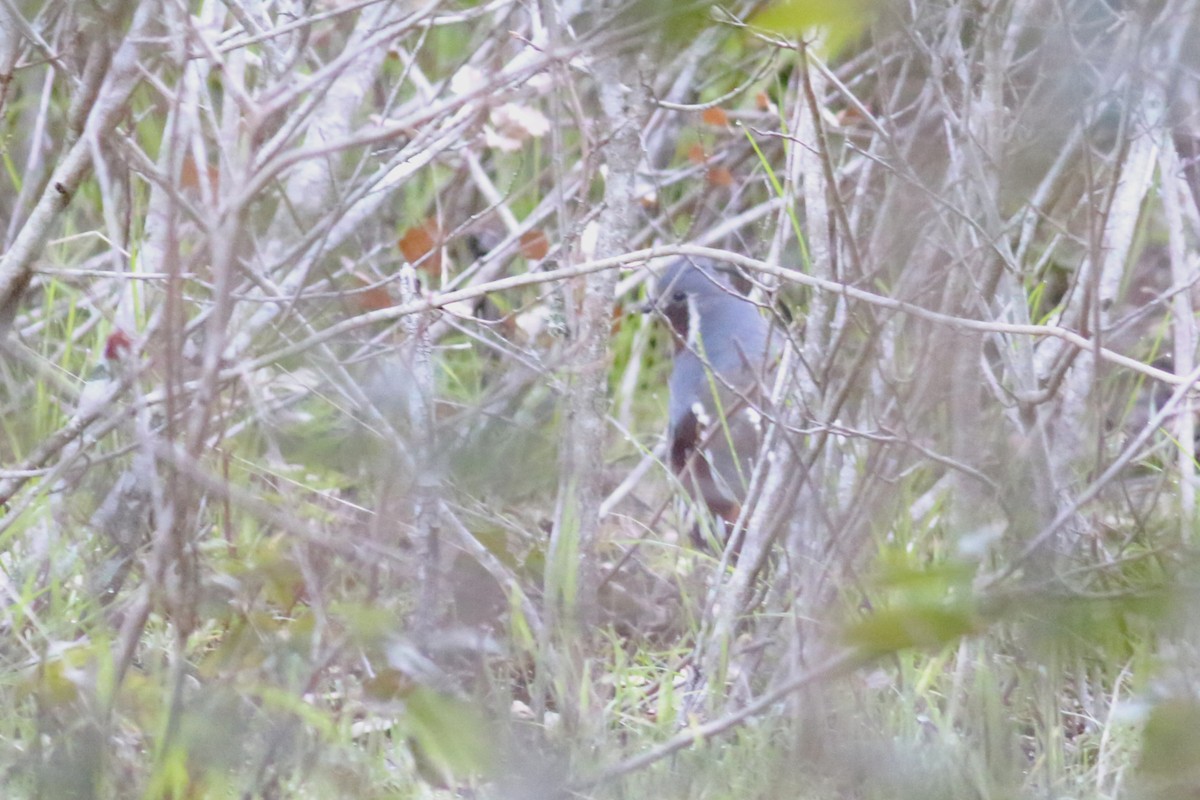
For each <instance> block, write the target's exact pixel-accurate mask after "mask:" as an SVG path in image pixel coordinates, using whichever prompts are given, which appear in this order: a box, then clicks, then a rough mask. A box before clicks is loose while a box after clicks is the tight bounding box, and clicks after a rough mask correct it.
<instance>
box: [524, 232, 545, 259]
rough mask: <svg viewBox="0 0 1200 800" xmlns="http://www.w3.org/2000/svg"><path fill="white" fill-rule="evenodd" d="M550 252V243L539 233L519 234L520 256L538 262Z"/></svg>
mask: <svg viewBox="0 0 1200 800" xmlns="http://www.w3.org/2000/svg"><path fill="white" fill-rule="evenodd" d="M549 252H550V241H549V240H548V239H547V238H546V234H544V233H542V232H541V231H525V232H524V233H522V234H521V255H523V256H525V257H526V258H528V259H530V260H533V261H540V260H541V259H543V258H545V257H546V254H547V253H549Z"/></svg>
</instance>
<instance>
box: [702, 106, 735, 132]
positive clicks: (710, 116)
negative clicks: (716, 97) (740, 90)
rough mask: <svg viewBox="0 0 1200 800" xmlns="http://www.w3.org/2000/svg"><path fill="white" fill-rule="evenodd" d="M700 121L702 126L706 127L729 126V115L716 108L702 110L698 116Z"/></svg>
mask: <svg viewBox="0 0 1200 800" xmlns="http://www.w3.org/2000/svg"><path fill="white" fill-rule="evenodd" d="M700 119H702V120H704V124H706V125H716V126H718V127H724V126H725V125H728V124H729V115H727V114H726V113H725V110H724V109H721V108H718V107H716V106H713V107H712V108H706V109H704V111H703V112H701V114H700Z"/></svg>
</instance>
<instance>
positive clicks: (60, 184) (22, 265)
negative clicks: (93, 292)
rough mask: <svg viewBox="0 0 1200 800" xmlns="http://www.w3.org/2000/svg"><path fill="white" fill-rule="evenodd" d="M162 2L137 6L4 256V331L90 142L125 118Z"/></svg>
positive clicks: (85, 161)
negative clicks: (84, 113) (82, 121)
mask: <svg viewBox="0 0 1200 800" xmlns="http://www.w3.org/2000/svg"><path fill="white" fill-rule="evenodd" d="M157 5H158V4H157V3H141V4H139V5H138V10H137V16H135V18H134V21H133V25H132V27H131V29H130V33H129V35H128V36H126V37H125V41H124V42H122V44H121V48H120V49H119V50H118V51H117V54H116V56H115V57H114V58H113V62H112V70H111V72H110V73H109V79H108V81H107V84H106V86H105V87H104V88H103V89H102V90H101V92H100V95H99V97H98V98H97V99H96V104H95V105H94V106H93V107H92V112H91V114H89V115H88V120H87V124H86V125H85V126H84V130H83V135H81V136H80V137H79V139H78V140H76V142H75V143H74V144H73V145H72V146H71V149H70V150H68V151H67V154H66V156H65V157H64V158H63V160H62V161H61V162H60V163H59V165H58V168H57V169H55V170H54V173H53V175H51V176H50V181H49V182H48V183H47V185H46V188H45V190H44V191H43V192H42V196H41V199H39V200H38V203H37V205H36V206H34V208H33V211H32V212H31V213H30V215H29V219H28V220H26V222H25V225H24V227H22V228H21V232H20V233H19V234H17V238H16V241H14V242H13V245H12V247H11V248H9V250H8V252H7V253H5V254H4V257H3V258H0V335H3V334H4V333H6V332H7V328H8V324H9V323H11V321H12V317H15V315H16V306H17V304H18V303H20V300H21V295H22V294H23V293H24V291H25V287H26V286H27V285H28V284H29V279H30V276H31V275H32V274H33V262H34V259H36V258H37V257H38V255H39V254H40V253H41V252H42V250H43V248H44V247H45V246H46V241H47V239H49V237H50V227H51V226H52V225H53V224H54V223H55V221H56V220H57V219H58V215H59V214H61V213H62V212H63V211H64V210H66V208H67V206H68V205H69V204H70V202H71V198H72V197H73V196H74V195H75V192H76V191H77V190H78V189H79V186H80V184H82V183H83V179H84V178H85V177H87V174H88V172H89V170H90V168H91V166H92V148H91V141H92V140H99V139H101V138H103V137H105V136H107V135H108V134H109V132H110V131H111V130H112V129H113V128H115V127H116V125H117V123H118V122H119V121H120V120H121V119H122V118H123V116H124V112H125V106H126V103H127V102H128V100H129V96H130V95H131V94H133V90H134V88H135V87H136V86H137V84H138V81H139V76H140V70H139V67H138V57H137V56H138V47H137V43H139V42H141V41H144V39H145V35H144V34H145V31H144V30H143V29H144V28H145V27H146V25H147V24H148V23H150V22H151V21H154V20H156V18H157V14H156V13H155V9H156V7H157Z"/></svg>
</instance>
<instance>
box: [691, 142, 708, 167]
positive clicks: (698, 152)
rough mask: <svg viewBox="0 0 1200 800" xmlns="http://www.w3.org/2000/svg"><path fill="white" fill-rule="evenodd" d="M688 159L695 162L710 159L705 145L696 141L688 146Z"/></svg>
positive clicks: (698, 162) (699, 162)
mask: <svg viewBox="0 0 1200 800" xmlns="http://www.w3.org/2000/svg"><path fill="white" fill-rule="evenodd" d="M687 159H688V161H690V162H692V163H693V164H703V163H704V162H705V161H708V154H707V153H705V152H704V145H702V144H700V143H699V142H696V143H694V144H692V145H691V146H690V147H688V151H687Z"/></svg>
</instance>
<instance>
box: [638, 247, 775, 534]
mask: <svg viewBox="0 0 1200 800" xmlns="http://www.w3.org/2000/svg"><path fill="white" fill-rule="evenodd" d="M646 308H647V310H656V311H657V312H659V313H661V314H662V315H663V316H664V317H666V319H667V321H668V322H669V323H670V326H671V330H672V333H673V336H674V339H675V355H674V361H673V365H672V369H671V376H670V378H669V380H668V389H669V394H670V397H669V400H668V404H667V409H668V410H667V415H668V427H667V442H668V449H669V460H670V465H671V469H672V470H673V471H674V472H675V473H676V474H677V475H679V476H680V477H681V479H682V480H683V482H684V485H685V486H686V487H687V488H688V491H689V493H690V494H691V495H692V496H693V498H695V499H696V500H697V501H703V502H704V504H705V505H706V506H707V508H708V510H709V512H710V513H711V514H712V515H713V516H714V517H716V518H718V519H720V520H722V521H723V523H724V526H725V531H726V533H728V532H729V531H730V530H731V529H732V526H733V524H734V523H735V522H736V521H737V518H738V516H739V515H740V513H741V505H742V501H743V500H744V499H745V497H746V489H747V486H748V484H749V481H750V477H751V475H752V474H753V472H754V459H755V458H756V457H757V455H758V451H759V448H760V445H761V442H762V414H761V411H760V409H761V407H762V402H763V399H764V392H763V390H762V387H763V385H764V384H763V382H764V379H766V378H767V376H768V373H769V371H770V369H771V367H772V366H773V363H774V361H775V350H776V348H775V347H773V346H772V344H773V342H772V328H771V324H770V322H769V321H768V320H767V319H766V318H765V317H764V316H763V315H762V314H761V313H760V311H759V309H758V307H757V306H756V305H755V304H754V303H753V302H751V301H750V300H749V299H748V298H747V297H745V296H744V295H743V294H741V293H740V292H738V291H737V289H736V288H735V287H734V284H733V281H732V278H731V276H730V275H729V274H728V273H727V272H725V271H723V270H721V269H719V268H718V266H717V263H716V262H714V261H711V260H708V259H699V258H684V259H680V260H677V261H674V262H672V263H671V264H670V265H669V266H668V267H667V268H666V269H665V270H664V271H663V272H662V274H661V275H660V276H658V279H657V281H656V282H655V287H654V289H653V291H652V293H651V300H650V302H649V303H648V304H647V306H646ZM693 538H699V537H698V535H697V531H693Z"/></svg>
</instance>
